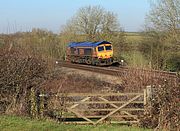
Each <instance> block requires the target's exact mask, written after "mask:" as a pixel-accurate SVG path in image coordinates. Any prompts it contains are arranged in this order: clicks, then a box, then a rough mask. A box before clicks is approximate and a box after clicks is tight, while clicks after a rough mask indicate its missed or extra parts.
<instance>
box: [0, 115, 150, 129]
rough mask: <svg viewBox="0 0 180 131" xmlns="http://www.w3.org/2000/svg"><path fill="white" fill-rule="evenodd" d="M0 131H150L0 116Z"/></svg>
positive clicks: (110, 125)
mask: <svg viewBox="0 0 180 131" xmlns="http://www.w3.org/2000/svg"><path fill="white" fill-rule="evenodd" d="M0 131H151V130H150V129H143V128H138V127H131V126H129V127H128V126H124V125H117V124H116V125H115V124H106V125H105V124H102V125H97V126H93V125H74V124H71V125H70V124H68V125H65V124H58V123H57V122H54V121H50V120H32V119H31V118H28V117H17V116H7V115H1V116H0Z"/></svg>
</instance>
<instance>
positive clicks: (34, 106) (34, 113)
mask: <svg viewBox="0 0 180 131" xmlns="http://www.w3.org/2000/svg"><path fill="white" fill-rule="evenodd" d="M30 102H31V104H30V105H31V107H30V114H31V117H37V103H36V91H35V89H34V88H33V87H32V88H31V90H30Z"/></svg>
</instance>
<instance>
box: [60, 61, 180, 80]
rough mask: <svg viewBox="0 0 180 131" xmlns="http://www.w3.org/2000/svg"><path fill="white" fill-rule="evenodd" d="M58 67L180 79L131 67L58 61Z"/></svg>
mask: <svg viewBox="0 0 180 131" xmlns="http://www.w3.org/2000/svg"><path fill="white" fill-rule="evenodd" d="M58 65H59V66H62V67H68V68H73V69H80V70H86V71H91V72H95V73H101V74H106V75H113V76H120V77H123V76H127V75H130V73H131V72H139V73H141V74H139V75H143V74H146V75H148V74H151V76H152V77H153V76H154V77H168V78H175V79H177V78H178V75H177V73H175V72H166V71H159V70H147V69H138V68H129V67H97V66H91V65H82V64H74V63H69V62H64V61H58Z"/></svg>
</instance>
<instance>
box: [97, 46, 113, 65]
mask: <svg viewBox="0 0 180 131" xmlns="http://www.w3.org/2000/svg"><path fill="white" fill-rule="evenodd" d="M96 51H97V57H98V60H99V63H100V65H111V64H112V62H113V47H112V45H111V44H109V43H108V44H106V43H105V44H101V45H99V46H97V47H96Z"/></svg>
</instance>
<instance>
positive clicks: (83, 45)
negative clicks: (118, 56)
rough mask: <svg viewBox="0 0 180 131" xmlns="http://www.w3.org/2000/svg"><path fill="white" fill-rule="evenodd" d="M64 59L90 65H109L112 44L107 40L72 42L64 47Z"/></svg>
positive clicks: (111, 59)
mask: <svg viewBox="0 0 180 131" xmlns="http://www.w3.org/2000/svg"><path fill="white" fill-rule="evenodd" d="M66 61H69V62H73V63H84V64H91V65H111V64H113V62H114V57H113V46H112V44H111V43H110V42H108V41H99V42H72V43H70V44H69V45H68V46H67V48H66Z"/></svg>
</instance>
